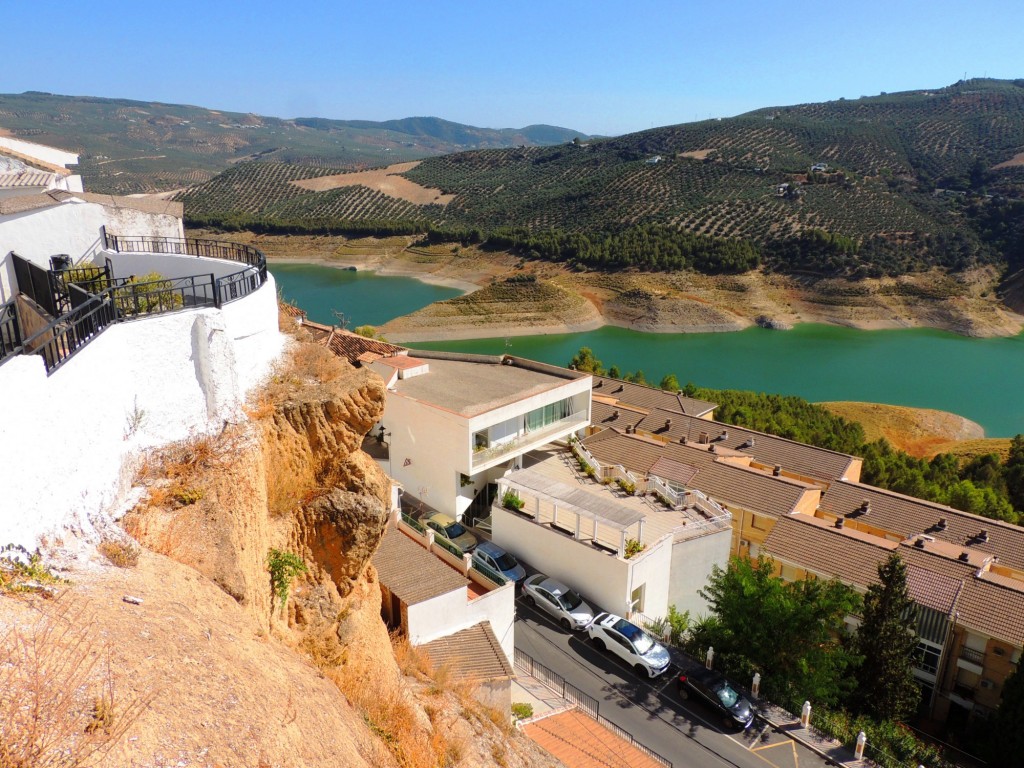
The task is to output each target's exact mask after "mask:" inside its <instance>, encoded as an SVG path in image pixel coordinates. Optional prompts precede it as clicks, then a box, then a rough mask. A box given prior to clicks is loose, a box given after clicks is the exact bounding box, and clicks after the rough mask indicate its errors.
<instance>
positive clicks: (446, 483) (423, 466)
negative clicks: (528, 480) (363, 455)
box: [364, 350, 591, 518]
mask: <svg viewBox="0 0 1024 768" xmlns="http://www.w3.org/2000/svg"><path fill="white" fill-rule="evenodd" d="M374 357H375V358H376V359H372V360H364V364H369V365H370V366H371V367H372V368H373V369H374V370H375V371H377V372H378V373H380V374H381V376H382V377H383V378H384V381H385V383H386V384H387V405H386V407H385V409H384V418H383V420H382V422H381V423H380V424H379V425H378V426H377V428H376V430H377V434H378V435H379V437H380V438H381V440H382V441H383V442H385V443H386V444H387V445H388V448H389V450H388V454H387V456H388V457H387V459H386V460H385V462H384V468H385V470H386V471H387V472H388V474H390V475H391V476H392V477H393V478H394V479H395V480H397V481H398V482H399V483H401V485H402V487H403V488H404V490H405V493H406V494H407V495H411V496H414V497H416V498H417V499H419V500H420V501H422V502H423V503H424V504H426V505H428V506H430V507H432V508H434V509H437V510H440V511H441V512H446V513H448V514H452V515H454V516H456V517H460V518H461V517H462V516H463V515H464V514H465V513H466V512H467V511H468V510H469V508H470V505H471V504H472V503H473V501H474V499H475V498H476V497H477V496H478V494H481V495H483V496H487V493H486V492H487V488H488V485H489V484H493V483H495V482H496V481H497V480H498V479H499V478H501V477H503V476H504V475H505V474H506V472H508V471H510V470H512V469H516V468H519V467H520V466H521V457H522V456H523V454H524V453H526V452H527V451H530V450H532V449H534V448H538V447H540V446H542V445H544V444H545V443H549V442H551V441H553V440H561V439H564V438H566V437H568V436H569V435H571V434H573V433H576V432H578V431H580V430H582V429H584V428H585V427H586V426H587V425H588V424H589V423H590V391H591V377H590V374H585V373H580V372H577V371H571V370H568V369H565V368H559V367H557V366H553V365H546V364H544V363H537V362H534V361H531V360H524V359H522V358H518V357H512V356H511V355H502V356H483V355H461V354H454V353H444V352H427V351H420V350H414V351H412V352H411V353H409V354H397V355H393V356H389V357H380V356H373V355H371V356H370V358H374ZM491 490H492V492H493V486H492V488H491ZM489 506H490V497H488V498H487V500H486V503H485V504H484V505H483V506H482V510H481V511H484V512H485V513H486V509H487V508H489Z"/></svg>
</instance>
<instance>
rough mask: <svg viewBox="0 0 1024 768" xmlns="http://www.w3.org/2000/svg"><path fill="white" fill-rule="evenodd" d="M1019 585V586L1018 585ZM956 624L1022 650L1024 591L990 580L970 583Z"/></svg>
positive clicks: (1023, 640)
mask: <svg viewBox="0 0 1024 768" xmlns="http://www.w3.org/2000/svg"><path fill="white" fill-rule="evenodd" d="M1018 584H1019V582H1018ZM957 613H958V614H959V615H958V616H957V623H959V624H962V625H963V626H965V627H967V628H968V629H974V630H977V631H979V632H982V633H984V634H987V635H991V636H992V637H995V638H999V639H1001V640H1008V641H1010V642H1011V643H1013V644H1014V645H1016V646H1018V647H1020V646H1022V645H1024V591H1021V589H1020V587H1018V588H1016V589H1014V588H1011V587H1007V586H1005V585H1004V584H1002V583H997V582H995V581H993V580H991V576H990V575H989V574H982V575H981V577H979V578H974V579H968V580H967V582H966V583H965V584H964V594H963V597H962V598H961V599H960V600H959V601H958V602H957Z"/></svg>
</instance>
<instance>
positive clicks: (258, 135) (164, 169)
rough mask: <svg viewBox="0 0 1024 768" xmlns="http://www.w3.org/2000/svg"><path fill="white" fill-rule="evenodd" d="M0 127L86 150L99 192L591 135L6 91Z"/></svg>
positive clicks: (91, 181) (84, 164) (91, 180)
mask: <svg viewBox="0 0 1024 768" xmlns="http://www.w3.org/2000/svg"><path fill="white" fill-rule="evenodd" d="M0 130H3V131H6V132H9V133H10V134H12V135H14V136H17V137H19V138H24V139H26V140H29V141H36V142H39V143H41V144H51V145H53V146H56V147H60V148H62V149H67V150H69V151H72V152H78V153H79V154H80V155H81V164H80V166H79V172H80V173H81V174H82V176H83V178H84V180H85V184H86V187H87V188H88V189H90V190H92V191H95V192H111V193H122V194H125V193H133V192H156V191H164V190H171V189H176V188H179V187H183V186H188V185H192V184H197V183H201V182H203V181H208V180H209V179H211V178H213V177H214V176H215V175H216V174H217V173H219V172H221V171H223V170H224V169H226V168H227V167H229V166H230V165H231V164H233V163H236V162H239V161H244V160H254V159H260V160H272V161H278V162H285V163H299V164H304V165H326V166H331V167H333V168H342V169H348V170H354V169H359V168H365V167H369V166H378V165H382V164H386V163H389V162H400V161H403V160H416V159H419V158H423V157H430V156H434V155H443V154H447V153H451V152H460V151H464V150H467V149H479V148H492V147H513V146H536V145H546V144H559V143H562V142H566V141H571V140H572V139H573V138H576V137H580V138H587V136H586V134H582V133H579V132H577V131H573V130H570V129H568V128H558V127H555V126H550V125H531V126H527V127H526V128H521V129H513V128H505V129H500V130H499V129H491V128H476V127H474V126H471V125H461V124H459V123H453V122H449V121H447V120H441V119H439V118H436V117H410V118H406V119H404V120H388V121H385V122H373V121H370V120H328V119H326V118H318V117H309V118H296V119H294V120H285V119H280V118H276V117H263V116H260V115H254V114H243V113H240V112H224V111H218V110H214V109H206V108H203V107H195V106H186V105H182V104H161V103H157V102H147V101H131V100H127V99H104V98H96V97H90V96H59V95H55V94H50V93H42V92H36V91H29V92H27V93H21V94H3V95H0Z"/></svg>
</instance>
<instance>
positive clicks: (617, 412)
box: [612, 408, 619, 419]
mask: <svg viewBox="0 0 1024 768" xmlns="http://www.w3.org/2000/svg"><path fill="white" fill-rule="evenodd" d="M612 418H613V419H617V418H619V410H618V408H616V409H615V410H614V411H612Z"/></svg>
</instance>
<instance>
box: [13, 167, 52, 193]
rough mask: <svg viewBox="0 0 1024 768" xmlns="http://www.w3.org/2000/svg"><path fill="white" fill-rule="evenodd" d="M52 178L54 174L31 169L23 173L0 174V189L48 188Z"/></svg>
mask: <svg viewBox="0 0 1024 768" xmlns="http://www.w3.org/2000/svg"><path fill="white" fill-rule="evenodd" d="M54 176H55V174H53V173H50V172H48V171H37V170H35V169H32V168H30V169H27V170H24V171H11V172H9V173H0V188H4V189H13V188H17V187H46V186H49V184H50V182H51V181H52V180H53V178H54Z"/></svg>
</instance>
